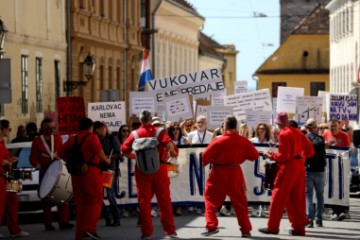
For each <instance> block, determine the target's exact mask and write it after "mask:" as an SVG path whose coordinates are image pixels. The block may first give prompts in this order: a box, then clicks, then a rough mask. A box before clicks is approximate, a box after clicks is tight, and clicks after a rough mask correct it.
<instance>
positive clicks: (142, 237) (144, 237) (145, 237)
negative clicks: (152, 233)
mask: <svg viewBox="0 0 360 240" xmlns="http://www.w3.org/2000/svg"><path fill="white" fill-rule="evenodd" d="M140 239H151V237H147V236H141V237H140Z"/></svg>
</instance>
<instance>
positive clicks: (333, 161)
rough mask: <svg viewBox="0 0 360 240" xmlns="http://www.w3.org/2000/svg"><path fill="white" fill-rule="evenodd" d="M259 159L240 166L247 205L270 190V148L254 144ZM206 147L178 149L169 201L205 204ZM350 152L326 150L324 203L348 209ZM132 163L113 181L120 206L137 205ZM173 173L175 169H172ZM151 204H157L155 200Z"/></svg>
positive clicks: (125, 164) (266, 199) (126, 163)
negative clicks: (267, 182) (266, 185)
mask: <svg viewBox="0 0 360 240" xmlns="http://www.w3.org/2000/svg"><path fill="white" fill-rule="evenodd" d="M255 146H256V149H257V150H258V151H259V153H260V158H259V159H258V160H256V161H254V162H250V161H246V162H245V163H243V164H242V165H241V168H242V171H243V173H244V177H245V182H246V186H247V198H248V201H249V202H250V203H254V202H264V203H269V201H270V198H271V191H267V190H265V189H264V182H265V167H264V166H265V161H266V160H265V158H264V157H263V156H262V155H263V153H264V152H265V151H267V150H269V146H266V145H260V144H256V145H255ZM204 149H205V147H188V148H180V149H179V150H180V151H179V156H178V162H179V165H178V166H177V168H176V171H178V175H177V176H176V177H173V178H170V180H171V185H170V191H171V199H172V202H173V203H175V204H192V203H203V202H204V191H205V183H206V180H207V178H208V175H209V171H210V169H209V166H207V167H205V168H203V167H202V159H201V153H202V152H203V151H204ZM348 156H349V152H348V151H347V150H344V149H335V148H334V149H327V150H326V160H327V169H326V179H327V180H326V183H325V191H324V197H325V204H331V205H342V206H349V188H350V187H349V173H350V166H349V158H348ZM134 168H135V160H133V159H127V158H125V160H124V161H123V162H121V163H120V170H121V174H120V177H119V181H116V184H119V185H117V186H116V189H117V192H116V193H115V194H116V196H117V201H118V203H119V204H120V205H128V204H133V203H137V195H136V183H135V177H134ZM172 170H174V169H172ZM304 201H305V200H304ZM153 202H154V203H155V202H156V199H155V197H154V198H153Z"/></svg>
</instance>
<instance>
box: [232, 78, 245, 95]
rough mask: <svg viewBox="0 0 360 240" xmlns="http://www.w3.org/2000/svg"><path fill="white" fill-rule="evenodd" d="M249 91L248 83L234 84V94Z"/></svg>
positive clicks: (237, 82)
mask: <svg viewBox="0 0 360 240" xmlns="http://www.w3.org/2000/svg"><path fill="white" fill-rule="evenodd" d="M247 91H248V83H247V81H235V82H234V94H237V93H245V92H247Z"/></svg>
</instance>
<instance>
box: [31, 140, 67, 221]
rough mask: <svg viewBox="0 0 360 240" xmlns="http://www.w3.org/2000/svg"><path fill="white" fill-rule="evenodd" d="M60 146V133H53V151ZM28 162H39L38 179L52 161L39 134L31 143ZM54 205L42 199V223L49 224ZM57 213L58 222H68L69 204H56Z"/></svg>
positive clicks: (57, 149)
mask: <svg viewBox="0 0 360 240" xmlns="http://www.w3.org/2000/svg"><path fill="white" fill-rule="evenodd" d="M47 144H48V146H49V148H50V147H51V143H50V142H47ZM61 146H62V139H61V137H60V135H57V134H54V153H57V152H58V151H59V149H60V147H61ZM30 162H31V164H32V165H33V166H34V167H36V166H37V165H38V164H40V181H41V180H42V176H43V175H44V173H45V171H46V169H47V168H48V167H49V165H50V163H51V162H52V160H51V158H50V155H49V153H48V151H47V150H46V148H45V146H44V144H43V142H42V140H41V138H40V136H39V137H36V138H35V139H34V141H33V143H32V145H31V153H30ZM53 206H54V203H51V202H48V201H43V202H42V207H43V212H44V216H43V217H44V219H43V221H44V224H45V225H50V224H51V222H52V213H51V207H53ZM57 208H58V215H59V223H60V224H62V223H68V222H69V204H64V205H63V206H57Z"/></svg>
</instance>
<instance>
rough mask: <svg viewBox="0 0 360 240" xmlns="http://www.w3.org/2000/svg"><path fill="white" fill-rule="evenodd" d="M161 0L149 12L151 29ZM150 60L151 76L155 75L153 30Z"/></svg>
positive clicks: (153, 27) (153, 26) (153, 28)
mask: <svg viewBox="0 0 360 240" xmlns="http://www.w3.org/2000/svg"><path fill="white" fill-rule="evenodd" d="M161 2H162V0H160V1H159V2H158V3H157V4H156V6H155V8H154V11H153V12H152V13H151V26H152V27H151V29H152V30H155V14H156V12H157V10H158V9H159V7H160V5H161ZM151 51H152V54H151V62H152V67H151V69H152V72H153V76H155V32H154V33H153V34H152V43H151Z"/></svg>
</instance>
